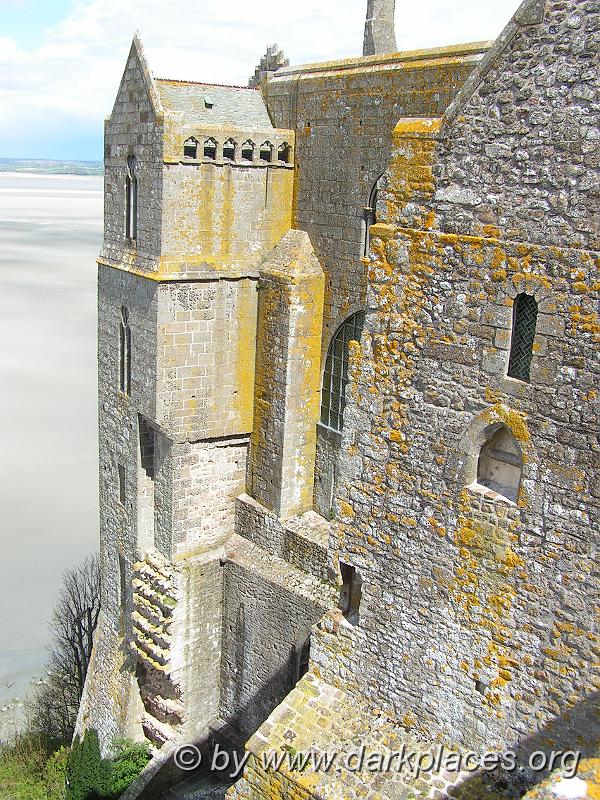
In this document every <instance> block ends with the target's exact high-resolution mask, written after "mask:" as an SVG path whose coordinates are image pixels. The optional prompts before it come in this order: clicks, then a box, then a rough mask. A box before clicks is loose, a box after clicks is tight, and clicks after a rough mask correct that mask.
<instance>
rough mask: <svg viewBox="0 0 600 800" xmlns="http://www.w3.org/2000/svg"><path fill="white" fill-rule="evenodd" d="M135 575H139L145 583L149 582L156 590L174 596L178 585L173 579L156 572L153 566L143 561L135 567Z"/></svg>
mask: <svg viewBox="0 0 600 800" xmlns="http://www.w3.org/2000/svg"><path fill="white" fill-rule="evenodd" d="M134 576H135V577H138V578H139V579H140V580H142V581H144V583H148V584H149V585H150V586H152V587H153V588H154V589H155V590H156V591H158V592H160V593H162V594H166V595H168V596H171V597H174V596H175V593H176V591H177V587H176V586H174V584H173V580H171V579H170V578H168V577H166V576H164V575H161V574H160V573H157V572H155V571H154V570H153V569H152V567H149V566H148V565H147V564H145V563H144V562H142V563H141V564H138V565H137V567H136V568H135V569H134Z"/></svg>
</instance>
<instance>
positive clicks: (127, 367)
mask: <svg viewBox="0 0 600 800" xmlns="http://www.w3.org/2000/svg"><path fill="white" fill-rule="evenodd" d="M119 389H120V390H121V391H122V392H123V394H126V395H128V394H129V393H130V391H131V328H130V327H129V313H128V311H127V309H126V308H125V307H124V306H123V308H122V309H121V323H120V325H119Z"/></svg>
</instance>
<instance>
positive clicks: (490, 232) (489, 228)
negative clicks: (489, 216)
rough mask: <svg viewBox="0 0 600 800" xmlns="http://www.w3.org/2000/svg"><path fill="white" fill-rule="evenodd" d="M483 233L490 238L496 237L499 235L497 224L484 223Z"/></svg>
mask: <svg viewBox="0 0 600 800" xmlns="http://www.w3.org/2000/svg"><path fill="white" fill-rule="evenodd" d="M483 234H484V236H487V237H488V238H490V239H497V238H498V237H499V236H500V228H499V227H498V226H497V225H484V226H483Z"/></svg>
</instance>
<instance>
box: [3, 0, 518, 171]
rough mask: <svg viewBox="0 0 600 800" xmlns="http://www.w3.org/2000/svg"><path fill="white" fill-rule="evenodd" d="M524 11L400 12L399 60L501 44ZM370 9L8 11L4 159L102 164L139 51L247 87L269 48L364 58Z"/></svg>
mask: <svg viewBox="0 0 600 800" xmlns="http://www.w3.org/2000/svg"><path fill="white" fill-rule="evenodd" d="M518 5H519V0H428V1H427V2H421V3H414V2H407V0H397V2H396V38H397V42H398V48H399V49H401V50H412V49H415V48H419V47H435V46H439V45H444V44H458V43H463V42H471V41H480V40H484V39H494V38H495V37H496V36H497V35H498V34H499V33H500V31H501V30H502V28H503V27H504V26H505V24H506V23H507V22H508V20H509V19H510V17H511V16H512V14H513V13H514V12H515V10H516V9H517V7H518ZM366 6H367V3H366V0H295V2H291V0H260V2H259V3H249V2H248V1H247V0H245V2H242V0H227V2H225V0H0V158H2V157H4V158H49V159H76V160H77V159H83V160H100V159H101V158H102V136H103V127H102V124H103V123H102V121H103V119H104V117H106V116H107V115H109V114H110V111H111V107H112V102H113V100H114V96H115V94H116V91H117V88H118V85H119V81H120V78H121V74H122V72H123V67H124V64H125V59H126V57H127V53H128V51H129V47H130V44H131V39H132V37H133V34H134V33H135V31H136V30H138V31H139V33H140V35H141V38H142V42H143V44H144V49H145V51H146V55H147V57H148V60H149V62H150V67H151V69H152V72H153V74H154V75H155V77H161V78H180V79H188V80H198V81H206V82H213V83H234V84H242V85H245V84H246V83H247V81H248V77H249V76H250V75H251V74H252V73H253V72H254V68H255V66H256V64H257V63H258V61H259V60H260V57H261V55H263V54H264V52H265V50H266V46H267V44H270V43H273V42H277V43H278V44H279V46H280V47H282V48H283V50H284V52H285V54H286V56H287V57H288V58H289V59H290V61H291V63H292V64H302V63H307V62H311V61H323V60H329V59H334V58H346V57H350V56H353V55H360V53H361V52H362V38H363V27H364V18H365V12H366Z"/></svg>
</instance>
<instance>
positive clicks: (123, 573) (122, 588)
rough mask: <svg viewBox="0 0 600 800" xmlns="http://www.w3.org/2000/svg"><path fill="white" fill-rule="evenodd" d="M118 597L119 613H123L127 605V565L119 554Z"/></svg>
mask: <svg viewBox="0 0 600 800" xmlns="http://www.w3.org/2000/svg"><path fill="white" fill-rule="evenodd" d="M119 595H120V596H119V600H120V602H121V611H124V610H125V608H126V605H127V565H126V563H125V558H124V557H123V555H122V553H119Z"/></svg>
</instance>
